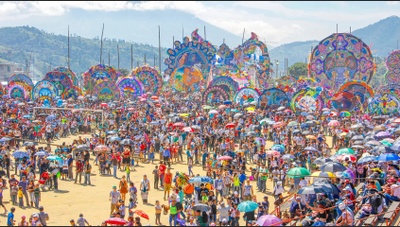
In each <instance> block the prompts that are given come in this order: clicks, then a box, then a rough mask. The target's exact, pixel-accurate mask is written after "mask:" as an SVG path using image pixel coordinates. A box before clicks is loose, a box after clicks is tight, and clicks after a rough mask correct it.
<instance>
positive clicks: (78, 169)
mask: <svg viewBox="0 0 400 227" xmlns="http://www.w3.org/2000/svg"><path fill="white" fill-rule="evenodd" d="M75 172H76V176H75V184H76V182H77V181H78V177H79V184H81V183H82V172H83V163H82V161H81V160H76V163H75Z"/></svg>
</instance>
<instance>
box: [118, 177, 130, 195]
mask: <svg viewBox="0 0 400 227" xmlns="http://www.w3.org/2000/svg"><path fill="white" fill-rule="evenodd" d="M119 193H121V198H122V200H124V201H125V196H126V193H128V182H127V181H126V179H125V176H122V179H121V180H120V181H119Z"/></svg>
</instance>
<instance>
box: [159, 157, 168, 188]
mask: <svg viewBox="0 0 400 227" xmlns="http://www.w3.org/2000/svg"><path fill="white" fill-rule="evenodd" d="M166 169H167V167H166V166H165V165H164V162H160V166H159V167H158V174H159V176H160V185H161V187H164V175H165V170H166Z"/></svg>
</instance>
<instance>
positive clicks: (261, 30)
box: [0, 1, 400, 46]
mask: <svg viewBox="0 0 400 227" xmlns="http://www.w3.org/2000/svg"><path fill="white" fill-rule="evenodd" d="M74 9H80V10H84V11H86V10H87V11H103V12H116V11H122V10H131V11H157V10H163V11H166V10H169V11H171V13H173V12H174V10H178V11H182V12H187V13H190V14H192V15H193V16H195V17H197V18H199V19H201V20H203V21H205V22H207V23H210V24H212V25H214V26H217V27H219V28H222V29H224V30H226V31H229V32H231V33H233V34H235V35H237V36H240V37H241V36H242V33H243V29H246V31H254V32H255V33H257V34H258V36H259V38H261V39H262V40H267V43H269V44H270V45H273V46H277V45H280V44H284V43H290V42H293V41H307V40H321V39H323V38H325V37H326V36H328V35H330V34H332V33H333V32H335V30H336V24H338V25H339V32H348V31H349V29H350V26H351V27H352V30H353V31H354V30H356V29H358V28H362V27H365V26H368V25H369V24H372V23H375V22H377V21H379V20H381V19H384V18H386V17H389V16H393V15H396V16H400V2H396V1H386V2H383V1H382V2H367V1H365V2H364V1H357V2H349V1H332V2H325V1H313V2H290V1H288V2H287V1H274V2H272V1H271V2H267V1H264V2H251V1H234V2H225V1H224V2H218V1H217V2H216V1H210V2H200V1H188V2H174V1H163V2H157V1H148V2H141V1H119V2H115V1H112V2H111V1H109V2H107V1H104V2H89V1H86V2H79V1H78V2H68V1H49V2H47V1H38V2H36V1H31V2H13V1H5V2H0V24H1V25H2V26H7V25H8V23H11V22H12V21H16V20H19V21H28V22H29V19H30V18H32V17H35V16H36V17H37V16H42V17H46V18H48V19H49V20H51V18H52V17H59V16H62V15H65V14H67V13H69V12H70V11H71V10H74ZM160 21H162V18H160ZM88 38H93V37H88Z"/></svg>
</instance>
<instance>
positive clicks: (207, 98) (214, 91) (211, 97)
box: [202, 86, 229, 105]
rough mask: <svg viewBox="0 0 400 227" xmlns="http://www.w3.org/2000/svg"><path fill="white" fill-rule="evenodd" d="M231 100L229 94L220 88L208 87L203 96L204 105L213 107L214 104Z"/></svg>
mask: <svg viewBox="0 0 400 227" xmlns="http://www.w3.org/2000/svg"><path fill="white" fill-rule="evenodd" d="M228 99H229V94H228V92H226V91H225V90H224V89H223V88H221V87H220V86H211V87H208V88H207V89H206V90H205V91H204V92H203V96H202V100H203V103H204V104H209V105H213V104H214V103H220V102H223V101H225V100H228Z"/></svg>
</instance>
